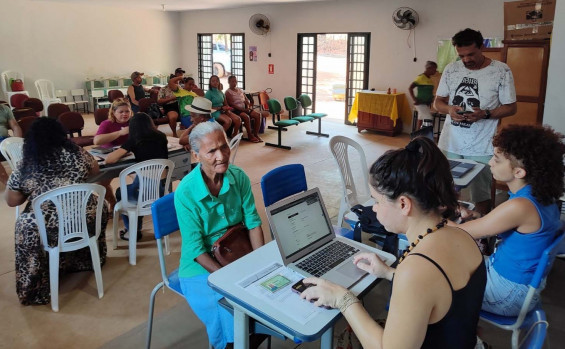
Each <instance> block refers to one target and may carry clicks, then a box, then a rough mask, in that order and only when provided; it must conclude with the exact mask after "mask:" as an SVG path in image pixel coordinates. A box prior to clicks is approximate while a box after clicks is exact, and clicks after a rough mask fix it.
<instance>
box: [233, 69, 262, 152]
mask: <svg viewBox="0 0 565 349" xmlns="http://www.w3.org/2000/svg"><path fill="white" fill-rule="evenodd" d="M228 82H229V84H230V87H229V88H228V89H227V90H226V100H227V103H228V105H229V106H230V107H232V108H233V113H234V114H236V115H239V117H240V118H241V120H243V125H244V126H245V129H246V130H247V138H248V139H249V141H250V142H253V143H259V142H262V141H263V140H262V139H261V138H260V137H259V128H260V127H261V114H259V113H258V112H256V111H254V110H253V109H251V107H250V103H249V100H248V99H247V97H246V96H245V94H244V93H243V90H241V89H240V88H239V87H237V77H235V75H231V76H230V77H229V78H228ZM250 118H252V119H253V122H254V124H253V127H251V119H250Z"/></svg>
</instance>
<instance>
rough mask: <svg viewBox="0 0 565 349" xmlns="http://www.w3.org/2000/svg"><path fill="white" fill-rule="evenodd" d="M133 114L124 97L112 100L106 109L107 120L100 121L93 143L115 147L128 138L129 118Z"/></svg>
mask: <svg viewBox="0 0 565 349" xmlns="http://www.w3.org/2000/svg"><path fill="white" fill-rule="evenodd" d="M132 115H133V112H132V111H131V106H130V104H129V101H128V100H127V99H126V98H118V99H115V100H114V102H112V106H111V107H110V109H109V111H108V120H104V121H102V123H101V124H100V126H99V127H98V131H96V135H95V136H94V140H93V141H94V144H95V145H100V146H102V147H105V148H112V147H117V146H120V145H122V144H124V143H125V141H126V140H127V139H128V132H129V127H128V126H129V119H130V118H131V116H132Z"/></svg>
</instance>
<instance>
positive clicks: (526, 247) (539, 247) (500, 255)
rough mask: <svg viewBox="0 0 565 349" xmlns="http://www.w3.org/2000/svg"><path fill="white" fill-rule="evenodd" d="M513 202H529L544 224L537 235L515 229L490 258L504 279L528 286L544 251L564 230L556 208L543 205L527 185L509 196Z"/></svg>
mask: <svg viewBox="0 0 565 349" xmlns="http://www.w3.org/2000/svg"><path fill="white" fill-rule="evenodd" d="M509 194H510V199H509V200H512V199H515V198H526V199H528V200H530V202H531V203H532V204H533V205H534V206H535V207H536V210H537V211H538V214H539V216H540V220H541V227H540V229H539V230H538V231H536V232H534V233H530V234H522V233H520V232H518V231H517V230H515V229H512V230H509V231H507V232H505V233H502V234H500V235H499V238H500V239H501V241H500V242H499V243H498V246H497V248H496V251H495V253H494V254H493V255H491V256H490V262H491V264H492V266H493V268H494V270H496V272H497V273H499V274H500V275H501V276H502V277H504V278H505V279H507V280H510V281H512V282H515V283H519V284H523V285H527V284H528V283H529V282H530V281H531V279H532V277H533V276H534V272H535V271H536V268H537V266H538V262H539V260H540V258H541V255H542V253H543V251H544V250H545V249H546V248H547V247H548V246H549V245H550V244H551V242H552V241H553V240H554V238H555V234H556V233H557V231H558V230H559V228H560V226H561V222H560V220H559V208H558V207H557V204H551V205H547V206H543V205H541V204H540V203H539V202H538V201H537V200H536V198H535V197H534V196H533V195H532V188H531V186H530V185H526V186H525V187H523V188H522V189H520V190H518V191H517V192H516V193H512V192H509Z"/></svg>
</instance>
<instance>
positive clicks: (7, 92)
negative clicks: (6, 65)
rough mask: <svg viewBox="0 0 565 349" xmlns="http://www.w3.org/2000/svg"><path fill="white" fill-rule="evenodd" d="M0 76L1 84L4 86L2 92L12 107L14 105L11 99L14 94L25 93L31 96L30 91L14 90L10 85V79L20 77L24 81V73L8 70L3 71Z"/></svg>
mask: <svg viewBox="0 0 565 349" xmlns="http://www.w3.org/2000/svg"><path fill="white" fill-rule="evenodd" d="M0 76H1V78H0V86H2V93H3V95H4V96H5V97H6V101H7V102H8V105H9V106H10V107H12V105H11V104H10V99H11V98H12V96H13V95H17V94H24V95H26V96H28V97H29V93H28V92H27V91H12V88H11V86H10V79H20V80H22V82H23V81H24V74H22V73H20V72H17V71H12V70H6V71H3V72H2V74H1V75H0Z"/></svg>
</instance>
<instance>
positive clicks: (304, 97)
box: [298, 94, 330, 137]
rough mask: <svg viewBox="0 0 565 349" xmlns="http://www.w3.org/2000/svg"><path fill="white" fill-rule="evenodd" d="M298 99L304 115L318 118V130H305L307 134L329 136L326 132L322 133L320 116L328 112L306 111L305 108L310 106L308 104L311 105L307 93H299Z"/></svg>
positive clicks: (324, 115)
mask: <svg viewBox="0 0 565 349" xmlns="http://www.w3.org/2000/svg"><path fill="white" fill-rule="evenodd" d="M298 100H299V101H300V104H301V105H302V108H303V110H304V114H306V116H311V117H313V118H315V119H318V132H310V131H306V133H307V134H311V135H316V136H322V137H329V136H330V135H329V134H327V133H322V118H323V117H326V116H328V114H326V113H310V114H308V113H307V109H308V108H310V106H312V99H310V96H308V95H307V94H301V95H300V96H299V97H298Z"/></svg>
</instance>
